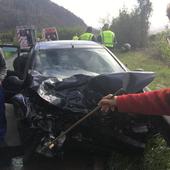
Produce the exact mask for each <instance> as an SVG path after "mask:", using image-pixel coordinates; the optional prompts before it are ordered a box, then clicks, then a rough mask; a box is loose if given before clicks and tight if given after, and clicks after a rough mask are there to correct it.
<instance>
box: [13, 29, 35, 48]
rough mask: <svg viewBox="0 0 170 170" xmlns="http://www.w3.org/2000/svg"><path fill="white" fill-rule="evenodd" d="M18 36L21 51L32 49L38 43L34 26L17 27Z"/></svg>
mask: <svg viewBox="0 0 170 170" xmlns="http://www.w3.org/2000/svg"><path fill="white" fill-rule="evenodd" d="M16 35H17V41H18V43H19V45H20V49H30V48H31V47H32V46H34V45H35V43H36V33H35V28H34V26H17V27H16Z"/></svg>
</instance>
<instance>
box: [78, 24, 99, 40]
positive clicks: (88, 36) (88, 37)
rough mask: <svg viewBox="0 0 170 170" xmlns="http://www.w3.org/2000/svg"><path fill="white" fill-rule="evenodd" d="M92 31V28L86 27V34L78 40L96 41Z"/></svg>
mask: <svg viewBox="0 0 170 170" xmlns="http://www.w3.org/2000/svg"><path fill="white" fill-rule="evenodd" d="M92 31H93V29H92V27H87V30H86V32H85V33H83V34H82V35H80V37H79V40H87V41H96V38H95V36H94V34H93V33H92Z"/></svg>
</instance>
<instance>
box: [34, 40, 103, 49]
mask: <svg viewBox="0 0 170 170" xmlns="http://www.w3.org/2000/svg"><path fill="white" fill-rule="evenodd" d="M59 48H103V47H102V45H100V44H99V43H96V42H93V41H82V40H57V41H43V42H37V43H36V45H35V49H37V50H39V49H42V50H43V49H44V50H45V49H59Z"/></svg>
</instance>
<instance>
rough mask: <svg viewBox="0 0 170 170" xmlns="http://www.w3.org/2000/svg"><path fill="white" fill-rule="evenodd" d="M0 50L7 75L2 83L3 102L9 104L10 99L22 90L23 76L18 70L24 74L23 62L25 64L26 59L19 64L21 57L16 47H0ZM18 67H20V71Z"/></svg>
mask: <svg viewBox="0 0 170 170" xmlns="http://www.w3.org/2000/svg"><path fill="white" fill-rule="evenodd" d="M0 48H1V51H2V53H3V56H4V58H5V61H6V67H7V75H6V77H5V79H4V81H3V88H4V92H5V100H6V102H7V103H10V100H11V98H12V97H13V96H14V95H15V94H17V93H18V92H19V91H20V90H21V89H22V83H23V81H24V80H23V77H24V76H23V75H22V72H19V70H22V71H23V73H24V68H25V66H24V62H25V63H26V59H24V60H23V63H21V62H20V60H21V58H22V55H21V51H20V48H19V47H18V46H15V45H0ZM18 67H20V69H19V68H18ZM21 68H22V69H21Z"/></svg>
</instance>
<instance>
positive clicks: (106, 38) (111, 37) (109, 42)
mask: <svg viewBox="0 0 170 170" xmlns="http://www.w3.org/2000/svg"><path fill="white" fill-rule="evenodd" d="M100 35H101V38H102V44H104V46H106V47H114V41H115V34H114V32H112V31H110V30H106V31H102V32H101V33H100Z"/></svg>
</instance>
